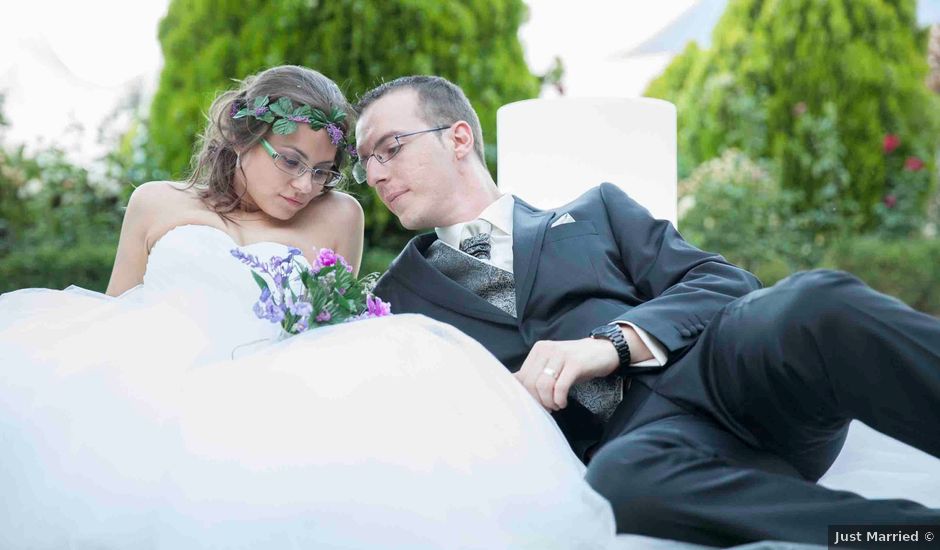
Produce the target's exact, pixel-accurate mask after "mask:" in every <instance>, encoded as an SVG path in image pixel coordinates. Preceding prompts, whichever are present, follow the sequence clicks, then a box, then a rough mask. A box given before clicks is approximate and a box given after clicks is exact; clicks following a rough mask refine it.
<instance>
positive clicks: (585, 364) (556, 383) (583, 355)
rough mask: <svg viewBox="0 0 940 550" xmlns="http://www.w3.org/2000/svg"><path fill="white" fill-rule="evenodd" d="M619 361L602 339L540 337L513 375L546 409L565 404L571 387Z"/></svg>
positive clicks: (604, 373) (614, 365)
mask: <svg viewBox="0 0 940 550" xmlns="http://www.w3.org/2000/svg"><path fill="white" fill-rule="evenodd" d="M618 364H619V358H618V357H617V350H616V349H615V348H614V346H612V345H611V344H610V342H608V341H607V340H603V339H595V338H584V339H581V340H541V341H539V342H536V343H535V345H534V346H532V351H530V352H529V355H528V357H526V359H525V361H524V362H523V363H522V367H521V368H520V369H519V370H518V371H517V372H516V373H515V374H514V375H513V376H515V377H516V379H517V380H519V382H521V383H522V385H523V386H524V387H525V389H526V390H527V391H528V392H529V393H530V394H532V397H534V398H535V400H536V401H538V402H539V403H540V404H541V405H542V406H543V407H545V408H546V409H547V410H549V411H558V410H561V409H564V408H565V407H567V406H568V390H570V389H571V386H573V385H574V384H577V383H578V382H582V381H584V380H590V379H592V378H598V377H602V376H607V375H608V374H610V373H612V372H613V371H614V370H615V369H616V368H617V365H618Z"/></svg>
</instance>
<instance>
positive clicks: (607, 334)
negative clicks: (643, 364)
mask: <svg viewBox="0 0 940 550" xmlns="http://www.w3.org/2000/svg"><path fill="white" fill-rule="evenodd" d="M591 338H604V339H605V340H609V341H610V343H611V344H613V345H614V349H616V350H617V357H619V358H620V366H619V367H617V371H622V370H623V369H626V368H627V367H629V366H630V346H629V345H628V344H627V340H626V338H624V337H623V331H621V330H620V325H601V326H599V327H597V328H596V329H594V330H592V331H591ZM617 371H614V372H617Z"/></svg>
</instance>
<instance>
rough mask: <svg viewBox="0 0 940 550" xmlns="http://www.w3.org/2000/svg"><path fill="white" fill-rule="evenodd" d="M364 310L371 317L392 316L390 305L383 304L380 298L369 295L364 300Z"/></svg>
mask: <svg viewBox="0 0 940 550" xmlns="http://www.w3.org/2000/svg"><path fill="white" fill-rule="evenodd" d="M366 308H367V310H368V312H369V316H371V317H385V316H386V315H391V314H392V304H390V303H388V302H383V301H382V299H381V298H379V297H378V296H373V295H371V294H370V295H369V297H368V298H366Z"/></svg>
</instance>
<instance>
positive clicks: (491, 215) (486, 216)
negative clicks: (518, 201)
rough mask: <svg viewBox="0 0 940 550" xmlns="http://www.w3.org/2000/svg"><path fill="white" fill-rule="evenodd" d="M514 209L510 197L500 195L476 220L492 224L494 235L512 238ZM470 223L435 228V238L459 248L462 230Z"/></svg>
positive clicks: (513, 202)
mask: <svg viewBox="0 0 940 550" xmlns="http://www.w3.org/2000/svg"><path fill="white" fill-rule="evenodd" d="M514 207H515V200H514V199H513V197H512V195H509V194H505V195H501V196H500V197H499V198H498V199H496V200H495V201H493V202H492V203H490V205H489V206H487V207H486V208H484V209H483V212H480V215H479V217H478V219H483V220H486V221H488V222H490V223H491V224H493V232H494V233H496V234H499V233H498V232H501V233H503V234H505V235H508V236H510V237H512V211H513V208H514ZM470 221H473V220H470ZM470 221H467V222H461V223H455V224H454V225H448V226H447V227H435V228H434V232H435V233H437V238H438V239H440V240H442V241H444V243H445V244H449V245H450V246H452V247H454V248H458V247H459V246H460V237H461V234H462V232H463V228H464V226H465V225H467V224H468V223H470Z"/></svg>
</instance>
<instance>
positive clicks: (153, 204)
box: [127, 181, 195, 214]
mask: <svg viewBox="0 0 940 550" xmlns="http://www.w3.org/2000/svg"><path fill="white" fill-rule="evenodd" d="M194 198H195V193H194V192H193V191H192V190H191V189H188V188H187V187H186V186H185V185H183V184H180V183H177V182H172V181H148V182H147V183H144V184H142V185H139V186H138V187H137V188H136V189H134V192H133V193H131V198H130V201H129V202H128V203H127V209H128V211H134V212H137V213H141V214H157V213H159V212H160V211H165V210H164V209H165V207H167V206H173V205H181V204H183V203H190V202H192V200H193V199H194Z"/></svg>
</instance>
